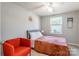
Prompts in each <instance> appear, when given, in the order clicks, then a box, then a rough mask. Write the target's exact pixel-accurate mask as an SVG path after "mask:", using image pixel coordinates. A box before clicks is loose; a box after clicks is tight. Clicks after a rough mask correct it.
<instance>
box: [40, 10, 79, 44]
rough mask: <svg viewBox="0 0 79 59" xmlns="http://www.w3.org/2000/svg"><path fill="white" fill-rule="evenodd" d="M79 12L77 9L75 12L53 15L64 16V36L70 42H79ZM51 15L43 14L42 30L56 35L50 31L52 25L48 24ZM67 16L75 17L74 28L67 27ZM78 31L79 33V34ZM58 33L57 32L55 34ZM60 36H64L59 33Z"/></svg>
mask: <svg viewBox="0 0 79 59" xmlns="http://www.w3.org/2000/svg"><path fill="white" fill-rule="evenodd" d="M78 13H79V11H75V12H69V13H63V14H58V15H52V17H54V16H62V17H63V34H64V36H65V37H66V38H67V40H68V42H69V43H74V44H78V42H79V41H78V34H79V32H78V31H77V30H78V28H77V25H78V23H77V22H78V20H79V19H78V16H79V15H78ZM50 17H51V16H43V17H41V30H44V31H45V33H44V34H47V35H54V34H51V33H50V26H49V25H48V24H50V23H49V21H50ZM67 17H73V20H74V23H73V28H72V29H68V28H67ZM77 33H78V34H77ZM55 35H57V34H55ZM58 36H62V35H59V34H58Z"/></svg>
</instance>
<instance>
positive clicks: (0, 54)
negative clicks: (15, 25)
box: [0, 3, 1, 55]
mask: <svg viewBox="0 0 79 59" xmlns="http://www.w3.org/2000/svg"><path fill="white" fill-rule="evenodd" d="M0 40H1V3H0ZM0 55H1V45H0Z"/></svg>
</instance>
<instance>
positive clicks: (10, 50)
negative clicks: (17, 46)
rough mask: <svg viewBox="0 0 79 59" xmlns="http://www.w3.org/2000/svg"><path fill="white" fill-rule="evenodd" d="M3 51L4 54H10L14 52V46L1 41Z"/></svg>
mask: <svg viewBox="0 0 79 59" xmlns="http://www.w3.org/2000/svg"><path fill="white" fill-rule="evenodd" d="M3 52H4V55H5V56H11V55H13V54H14V46H13V45H11V44H9V43H6V42H5V43H3Z"/></svg>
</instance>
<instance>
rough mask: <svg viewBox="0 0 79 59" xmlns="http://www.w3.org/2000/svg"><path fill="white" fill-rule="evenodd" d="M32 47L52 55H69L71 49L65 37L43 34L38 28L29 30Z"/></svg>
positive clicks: (28, 34)
mask: <svg viewBox="0 0 79 59" xmlns="http://www.w3.org/2000/svg"><path fill="white" fill-rule="evenodd" d="M27 36H28V38H30V39H31V47H32V48H34V49H35V50H36V51H38V52H40V53H44V54H47V55H50V56H69V55H70V51H69V48H68V44H67V42H66V39H65V38H64V37H56V36H43V35H42V34H41V33H40V31H38V30H31V31H27Z"/></svg>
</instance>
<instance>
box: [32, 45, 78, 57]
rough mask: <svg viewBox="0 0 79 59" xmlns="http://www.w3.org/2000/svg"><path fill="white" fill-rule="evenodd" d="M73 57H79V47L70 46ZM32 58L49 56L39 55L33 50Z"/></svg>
mask: <svg viewBox="0 0 79 59" xmlns="http://www.w3.org/2000/svg"><path fill="white" fill-rule="evenodd" d="M69 49H70V53H71V56H79V47H77V46H73V45H70V46H69ZM31 56H48V55H45V54H42V53H38V52H36V51H35V50H33V49H32V52H31Z"/></svg>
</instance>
